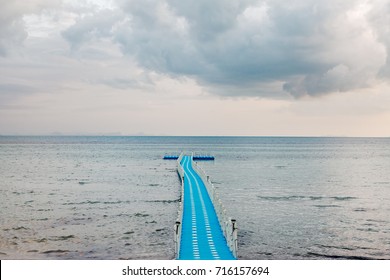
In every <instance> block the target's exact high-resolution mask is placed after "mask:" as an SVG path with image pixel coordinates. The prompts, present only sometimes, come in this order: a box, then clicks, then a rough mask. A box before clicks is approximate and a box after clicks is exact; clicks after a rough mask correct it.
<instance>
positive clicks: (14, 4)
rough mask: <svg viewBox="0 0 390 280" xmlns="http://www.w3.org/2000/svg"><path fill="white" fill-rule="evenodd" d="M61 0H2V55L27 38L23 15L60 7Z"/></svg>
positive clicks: (0, 48) (0, 26) (0, 45)
mask: <svg viewBox="0 0 390 280" xmlns="http://www.w3.org/2000/svg"><path fill="white" fill-rule="evenodd" d="M60 3H61V1H60V0H29V1H9V0H0V7H1V9H0V55H1V56H5V55H7V53H8V52H9V51H10V50H11V49H13V48H15V47H18V46H20V45H21V44H22V43H23V41H24V40H25V39H26V38H27V32H26V30H25V23H24V21H23V16H24V15H27V14H33V13H40V12H41V11H43V10H45V9H49V8H54V7H58V5H59V4H60Z"/></svg>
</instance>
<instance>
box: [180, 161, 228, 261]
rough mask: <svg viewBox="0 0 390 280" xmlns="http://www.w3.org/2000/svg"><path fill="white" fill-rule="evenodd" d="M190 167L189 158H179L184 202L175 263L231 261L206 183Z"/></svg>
mask: <svg viewBox="0 0 390 280" xmlns="http://www.w3.org/2000/svg"><path fill="white" fill-rule="evenodd" d="M192 163H193V160H192V156H182V158H181V161H180V165H181V167H182V168H183V171H184V172H183V173H184V174H183V175H184V176H183V177H184V182H183V183H184V184H183V188H184V190H182V191H183V192H184V194H183V196H182V197H183V198H184V201H182V203H183V205H182V207H183V209H182V211H183V212H182V219H181V223H182V224H181V237H180V238H179V240H178V242H180V245H179V249H178V252H177V259H182V260H233V259H235V257H234V255H233V253H232V252H231V250H230V248H229V246H228V244H227V242H226V238H225V236H224V233H223V231H222V229H221V226H220V223H219V221H218V217H217V214H216V211H215V209H214V206H213V203H212V201H211V199H210V196H209V194H208V191H207V189H206V187H205V183H204V182H203V180H202V179H201V177H200V176H199V174H198V173H197V172H196V171H195V170H194V168H193V166H192ZM182 179H183V178H182ZM178 224H179V222H178ZM233 227H234V225H233Z"/></svg>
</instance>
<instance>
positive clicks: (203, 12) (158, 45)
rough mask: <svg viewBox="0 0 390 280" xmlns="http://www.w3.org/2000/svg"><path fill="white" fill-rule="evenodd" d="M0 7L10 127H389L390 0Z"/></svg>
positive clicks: (351, 130) (228, 131) (273, 130)
mask: <svg viewBox="0 0 390 280" xmlns="http://www.w3.org/2000/svg"><path fill="white" fill-rule="evenodd" d="M0 7H1V8H0V74H1V75H0V135H1V134H3V135H7V134H25V135H38V134H45V135H47V134H52V133H62V134H72V135H75V134H83V135H85V134H122V135H137V134H147V135H259V136H261V135H279V136H288V135H294V136H300V135H302V136H387V137H389V136H390V56H389V54H390V28H389V26H390V1H389V0H365V1H363V0H344V1H339V0H329V1H317V0H291V1H282V0H272V1H271V0H268V1H267V0H236V1H225V0H213V1H210V0H207V1H206V0H189V1H181V0H143V1H137V0H95V1H92V0H29V1H21V0H15V1H9V0H0Z"/></svg>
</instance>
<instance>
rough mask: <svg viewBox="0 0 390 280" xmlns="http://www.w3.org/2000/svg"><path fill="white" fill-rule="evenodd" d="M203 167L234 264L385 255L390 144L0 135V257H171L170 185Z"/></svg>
mask: <svg viewBox="0 0 390 280" xmlns="http://www.w3.org/2000/svg"><path fill="white" fill-rule="evenodd" d="M182 150H185V151H194V152H199V153H209V154H213V155H215V156H216V160H215V162H202V163H201V165H202V166H203V168H204V169H205V170H206V172H207V173H208V174H209V175H210V176H211V178H212V181H213V182H214V185H215V187H216V188H217V189H218V192H219V194H220V196H221V199H222V201H223V203H224V205H225V207H226V208H227V211H228V213H229V214H230V215H231V216H232V217H234V218H236V219H237V222H238V226H239V258H241V259H328V258H332V259H390V139H389V138H289V137H259V138H251V137H11V136H0V179H1V180H0V210H1V212H0V215H1V216H0V259H173V258H174V243H173V225H174V223H175V220H176V218H177V211H178V206H179V198H180V182H179V179H178V176H177V173H176V162H175V161H164V160H162V156H163V155H164V154H165V153H168V154H177V153H179V152H180V151H182Z"/></svg>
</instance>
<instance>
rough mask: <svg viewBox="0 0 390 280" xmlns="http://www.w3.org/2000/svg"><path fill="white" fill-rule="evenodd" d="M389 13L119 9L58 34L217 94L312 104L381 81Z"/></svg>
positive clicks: (356, 6)
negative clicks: (109, 44) (105, 46)
mask: <svg viewBox="0 0 390 280" xmlns="http://www.w3.org/2000/svg"><path fill="white" fill-rule="evenodd" d="M388 14H389V5H388V4H387V3H386V1H382V2H381V1H372V2H370V1H368V2H367V1H359V0H348V1H336V0H330V1H314V0H296V1H288V2H286V1H278V0H274V1H222V0H218V1H205V0H199V1H179V0H166V1H156V0H145V1H118V7H117V9H114V10H110V11H103V12H102V11H100V12H99V13H97V14H95V15H92V16H90V17H85V18H83V19H80V20H79V21H77V22H76V24H75V25H73V26H72V27H70V28H69V29H68V30H66V31H65V32H64V33H63V35H64V37H65V38H66V39H67V40H68V41H69V42H70V43H71V44H72V45H73V46H78V45H80V44H83V43H87V42H88V41H89V40H90V39H91V38H97V37H106V38H110V39H111V40H113V42H115V43H117V44H119V45H120V46H121V49H122V51H123V52H124V53H125V54H127V55H129V56H131V57H134V59H135V60H136V61H137V63H138V65H139V66H141V67H143V68H146V69H149V70H151V71H155V72H159V73H164V74H167V75H170V76H173V77H175V76H183V75H184V76H189V77H192V78H194V79H195V80H196V81H197V82H198V83H199V84H201V85H203V86H205V87H208V88H209V89H210V91H212V92H215V93H217V94H221V95H230V96H231V95H237V96H242V95H252V96H260V97H261V96H267V97H270V95H271V96H272V94H270V93H272V92H275V93H276V92H277V91H276V90H275V85H279V91H280V92H282V91H283V90H284V91H285V92H287V93H289V94H290V95H292V96H294V97H301V96H305V95H311V96H318V95H323V94H327V93H331V92H338V91H349V90H354V89H359V88H363V87H370V85H372V83H374V82H375V81H376V80H377V79H378V77H381V78H386V77H388V74H389V73H390V71H389V66H388V65H389V60H388V58H387V57H388V56H387V53H388V52H389V51H390V50H389V46H390V41H389V39H388V38H389V34H388V33H389V31H388V29H387V28H385V26H389V16H388ZM386 59H387V60H386ZM386 73H387V74H386ZM386 75H387V76H386ZM386 79H387V78H386ZM271 87H272V90H271V91H269V90H268V89H269V88H271ZM243 89H244V90H243ZM279 95H280V94H279Z"/></svg>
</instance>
